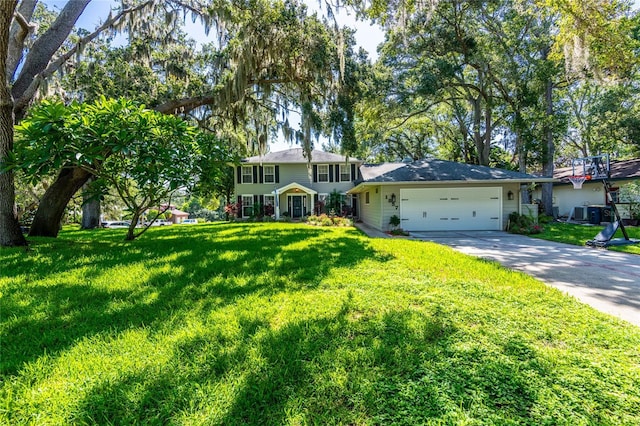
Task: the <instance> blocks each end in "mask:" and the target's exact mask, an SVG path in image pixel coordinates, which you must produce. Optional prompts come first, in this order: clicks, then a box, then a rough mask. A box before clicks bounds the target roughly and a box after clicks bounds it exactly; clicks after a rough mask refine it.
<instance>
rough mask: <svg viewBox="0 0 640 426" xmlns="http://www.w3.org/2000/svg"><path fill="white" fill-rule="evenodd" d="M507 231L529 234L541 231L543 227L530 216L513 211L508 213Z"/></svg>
mask: <svg viewBox="0 0 640 426" xmlns="http://www.w3.org/2000/svg"><path fill="white" fill-rule="evenodd" d="M507 231H508V232H510V233H512V234H523V235H531V234H539V233H541V232H542V231H543V228H542V225H540V224H538V223H536V222H535V221H534V220H533V218H532V217H530V216H527V215H523V214H519V213H517V212H513V213H511V214H510V215H509V225H508V226H507Z"/></svg>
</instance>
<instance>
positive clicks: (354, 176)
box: [351, 164, 358, 180]
mask: <svg viewBox="0 0 640 426" xmlns="http://www.w3.org/2000/svg"><path fill="white" fill-rule="evenodd" d="M357 178H358V175H356V165H355V164H352V165H351V180H356V179H357Z"/></svg>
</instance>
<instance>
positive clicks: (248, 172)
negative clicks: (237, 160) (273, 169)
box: [242, 166, 253, 183]
mask: <svg viewBox="0 0 640 426" xmlns="http://www.w3.org/2000/svg"><path fill="white" fill-rule="evenodd" d="M242 183H253V167H252V166H242Z"/></svg>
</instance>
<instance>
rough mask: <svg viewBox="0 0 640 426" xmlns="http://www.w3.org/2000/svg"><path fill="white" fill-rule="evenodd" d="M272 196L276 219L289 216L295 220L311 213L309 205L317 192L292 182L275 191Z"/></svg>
mask: <svg viewBox="0 0 640 426" xmlns="http://www.w3.org/2000/svg"><path fill="white" fill-rule="evenodd" d="M273 194H274V196H275V201H276V206H275V207H276V209H275V214H276V219H279V218H280V216H289V217H291V218H294V219H295V218H301V217H304V216H306V215H307V214H308V213H309V212H310V211H311V207H312V204H311V203H312V202H313V199H314V196H315V195H317V194H318V192H317V191H314V190H313V189H311V188H307V187H306V186H304V185H300V184H299V183H297V182H293V183H290V184H289V185H285V186H283V187H282V188H278V189H276V190H275V191H273Z"/></svg>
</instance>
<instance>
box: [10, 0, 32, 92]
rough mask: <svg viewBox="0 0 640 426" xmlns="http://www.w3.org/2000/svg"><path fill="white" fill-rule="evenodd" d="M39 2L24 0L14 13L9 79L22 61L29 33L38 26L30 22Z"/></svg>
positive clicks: (11, 78)
mask: <svg viewBox="0 0 640 426" xmlns="http://www.w3.org/2000/svg"><path fill="white" fill-rule="evenodd" d="M37 3H38V1H37V0H23V1H22V2H21V3H20V7H19V8H18V10H16V11H15V13H14V15H13V16H14V17H15V20H14V22H13V25H11V31H10V33H9V48H8V53H9V54H8V56H7V73H6V74H7V81H12V80H13V76H14V75H15V72H16V69H17V68H18V64H19V63H20V61H22V52H23V48H24V41H25V40H26V38H27V36H28V35H29V33H30V32H31V31H33V30H34V29H35V28H36V27H37V26H36V25H35V24H31V25H30V24H29V21H30V20H31V16H33V11H34V10H35V8H36V4H37Z"/></svg>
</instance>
